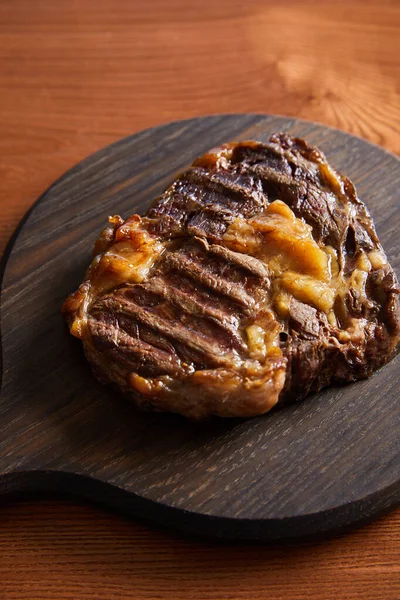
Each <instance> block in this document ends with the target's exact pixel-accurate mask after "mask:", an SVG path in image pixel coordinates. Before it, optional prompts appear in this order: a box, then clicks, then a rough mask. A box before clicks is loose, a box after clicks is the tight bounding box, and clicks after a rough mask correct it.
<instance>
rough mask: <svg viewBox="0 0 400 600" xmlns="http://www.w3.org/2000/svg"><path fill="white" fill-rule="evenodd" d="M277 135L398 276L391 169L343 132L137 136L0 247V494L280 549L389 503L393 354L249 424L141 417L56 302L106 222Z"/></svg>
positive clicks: (227, 124)
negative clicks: (289, 141)
mask: <svg viewBox="0 0 400 600" xmlns="http://www.w3.org/2000/svg"><path fill="white" fill-rule="evenodd" d="M281 130H284V131H289V132H290V133H292V134H295V135H300V136H302V137H305V138H306V139H307V140H308V141H310V142H311V143H315V144H317V145H319V146H320V147H321V148H322V149H323V150H324V151H325V153H326V154H327V156H328V158H329V160H330V161H331V163H332V164H333V165H334V166H335V167H336V168H338V169H339V170H341V171H343V172H344V173H346V174H347V175H349V176H350V177H351V178H352V179H353V181H354V182H355V184H356V186H357V189H358V192H359V194H360V196H361V197H362V198H363V199H364V200H365V202H366V204H367V205H368V207H369V209H370V210H371V212H372V215H373V217H374V219H375V223H376V227H377V230H378V234H379V235H380V238H381V240H382V242H383V244H384V246H385V249H386V251H387V253H388V255H389V258H390V260H391V262H392V264H393V266H394V268H395V269H396V270H397V272H399V271H400V250H399V243H398V235H399V230H400V215H399V213H400V211H399V203H398V198H399V192H398V190H399V189H400V161H399V160H398V159H397V158H396V157H395V156H393V155H391V154H389V153H387V152H385V151H384V150H382V149H381V148H379V147H377V146H374V145H372V144H369V143H367V142H365V141H363V140H361V139H358V138H355V137H352V136H350V135H348V134H346V133H343V132H341V131H337V130H333V129H329V128H327V127H324V126H322V125H317V124H313V123H308V122H305V121H298V120H295V119H288V118H280V117H269V116H262V115H228V116H215V117H207V118H199V119H191V120H188V121H181V122H175V123H171V124H168V125H163V126H160V127H156V128H154V129H150V130H147V131H143V132H141V133H138V134H136V135H134V136H131V137H128V138H126V139H123V140H121V141H119V142H118V143H116V144H114V145H112V146H110V147H107V148H105V149H104V150H101V151H100V152H98V153H96V154H94V155H93V156H90V157H89V158H87V159H86V160H84V161H83V162H82V163H80V164H78V165H77V166H76V167H74V168H73V169H72V170H71V171H69V172H68V173H67V174H66V175H64V176H63V177H62V178H61V179H60V180H59V181H57V182H56V183H55V184H54V185H53V186H52V187H51V188H50V189H49V190H48V191H47V192H46V193H45V194H44V195H43V196H42V197H41V198H40V200H39V201H38V202H37V203H36V204H35V206H34V207H33V209H32V210H31V211H30V212H29V214H28V215H27V216H26V217H25V219H24V221H23V223H22V224H21V226H20V228H19V230H18V232H17V233H16V235H15V236H14V238H13V240H12V241H11V242H10V245H9V248H8V252H7V257H6V259H5V264H4V275H3V283H2V291H1V332H2V347H3V381H2V389H1V397H0V493H2V494H7V493H10V492H24V491H29V490H30V491H42V490H49V491H57V492H59V491H61V492H71V493H74V494H79V495H81V496H82V497H85V498H89V499H93V500H95V501H98V502H101V503H103V504H105V505H108V506H109V507H111V508H115V509H118V510H120V511H123V512H124V513H126V514H131V515H134V516H136V517H139V518H144V519H149V520H152V521H154V522H157V523H159V524H162V525H165V526H168V527H174V528H178V529H180V530H182V531H185V532H189V533H198V534H204V535H207V536H214V537H222V538H236V539H261V540H285V539H293V538H301V537H304V536H306V537H308V536H313V535H323V534H328V533H332V532H335V531H339V530H341V529H343V528H347V527H349V526H353V525H356V524H359V523H361V522H364V521H366V520H368V519H370V518H372V517H373V516H376V515H378V514H380V513H382V512H385V511H387V510H389V509H391V508H394V507H395V506H397V505H399V503H400V476H399V472H400V439H399V437H400V411H399V403H398V396H399V391H398V390H399V384H400V381H399V357H398V356H397V357H396V358H395V359H394V360H393V361H392V362H391V363H390V364H388V365H387V366H385V367H384V368H383V369H381V370H380V371H379V372H377V373H376V374H375V375H374V376H373V377H372V378H371V379H370V380H368V381H363V382H359V383H356V384H353V385H349V386H346V387H341V388H334V389H329V390H326V391H324V392H322V393H319V394H315V395H313V396H312V397H310V398H308V399H307V400H305V401H304V402H303V403H300V404H298V405H294V406H291V407H287V408H283V409H280V410H275V411H273V412H272V413H270V414H268V415H265V416H262V417H258V418H254V419H248V420H238V419H233V420H221V419H215V420H213V421H210V422H207V423H203V424H195V423H191V422H189V421H187V420H185V419H184V418H182V417H179V416H176V415H161V414H141V413H138V412H136V411H135V410H134V408H133V407H132V406H131V405H130V404H129V403H128V402H127V401H126V400H123V399H121V398H120V397H118V396H117V395H115V394H114V393H112V392H110V391H109V390H107V389H105V388H103V387H102V386H100V385H99V384H98V383H97V382H96V381H95V380H94V378H93V377H92V375H91V373H90V371H89V368H88V365H87V364H86V362H85V360H84V358H83V353H82V349H81V345H80V343H79V342H78V341H77V340H74V339H73V338H72V337H71V336H69V334H68V332H67V329H66V327H65V326H64V324H63V321H62V318H61V315H60V306H61V304H62V301H63V299H64V298H65V297H66V296H67V294H68V293H69V292H70V291H71V290H73V289H75V287H76V286H77V284H78V283H79V282H80V280H81V278H82V276H83V273H84V271H85V269H86V267H87V265H88V264H89V261H90V258H91V248H92V246H93V242H94V240H95V238H96V236H97V234H98V232H99V230H100V229H101V228H102V227H103V225H104V224H105V222H106V218H107V216H108V215H109V214H116V213H119V214H121V215H122V216H124V217H126V216H128V215H129V214H131V213H133V212H141V211H143V210H144V209H145V208H146V207H147V206H148V204H149V203H150V202H151V200H152V199H153V198H154V196H156V195H157V194H158V193H160V192H161V191H162V190H163V189H164V188H165V187H166V186H167V184H168V183H169V182H171V180H172V179H173V178H174V176H175V175H176V173H177V172H179V171H180V170H182V169H183V168H184V167H185V166H187V165H188V164H190V163H191V161H192V160H193V159H194V158H195V157H196V156H198V155H200V154H201V153H202V152H204V151H205V150H207V149H208V148H210V147H212V146H214V145H217V144H220V143H222V142H226V141H230V140H243V139H259V140H266V139H267V138H268V137H269V135H270V134H271V133H272V132H274V131H281Z"/></svg>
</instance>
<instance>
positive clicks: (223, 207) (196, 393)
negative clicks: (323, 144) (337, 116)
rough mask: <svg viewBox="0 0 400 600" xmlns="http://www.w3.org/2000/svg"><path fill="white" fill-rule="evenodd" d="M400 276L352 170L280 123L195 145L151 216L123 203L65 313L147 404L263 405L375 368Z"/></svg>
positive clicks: (106, 377)
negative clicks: (204, 148) (197, 154)
mask: <svg viewBox="0 0 400 600" xmlns="http://www.w3.org/2000/svg"><path fill="white" fill-rule="evenodd" d="M398 293H399V288H398V285H397V282H396V279H395V275H394V273H393V271H392V269H391V267H390V265H389V264H388V262H387V259H386V257H385V255H384V252H383V250H382V247H381V246H380V244H379V241H378V239H377V236H376V233H375V230H374V227H373V224H372V221H371V218H370V217H369V215H368V212H367V210H366V208H365V206H364V205H363V204H362V202H361V201H360V200H359V199H358V197H357V195H356V191H355V189H354V186H353V185H352V183H351V182H350V181H349V180H348V179H347V178H346V177H343V176H340V175H338V174H337V173H336V172H335V171H334V170H333V169H332V168H331V167H330V166H329V165H328V163H327V162H326V159H325V157H324V156H323V155H322V153H320V152H319V151H318V150H317V149H315V148H313V147H310V146H308V145H307V144H306V143H305V142H304V141H303V140H299V139H292V138H289V137H288V136H287V135H283V134H276V135H273V136H272V137H271V139H270V143H268V144H261V143H258V142H244V143H238V144H236V143H235V144H228V145H226V146H223V147H221V148H218V149H216V150H213V151H210V152H209V153H208V154H206V155H204V156H203V157H201V158H199V159H197V160H196V161H195V162H194V164H193V166H192V167H191V168H189V169H188V170H187V171H186V172H184V173H183V174H182V175H181V176H180V177H179V178H178V179H177V180H176V181H175V182H174V183H173V184H172V185H171V186H170V187H169V188H168V189H167V190H166V192H165V193H164V194H163V195H162V196H161V197H160V198H158V199H157V200H156V201H155V203H154V204H153V206H152V207H151V208H150V209H149V210H148V211H147V213H146V215H145V216H144V217H139V216H138V215H134V216H133V217H130V218H129V219H127V220H126V221H125V222H123V221H122V219H121V218H120V217H113V218H112V219H111V222H110V226H109V227H108V228H107V229H106V230H105V231H104V232H103V234H102V236H101V238H100V239H99V241H98V242H97V244H96V247H95V258H94V261H93V263H92V265H91V267H90V268H89V270H88V273H87V275H86V278H85V281H84V283H83V284H82V285H81V286H80V288H79V290H78V291H77V292H76V293H75V294H73V295H72V296H70V297H69V299H67V301H66V302H65V304H64V308H63V310H64V314H65V315H66V317H67V319H68V322H69V324H70V326H71V332H72V333H73V334H74V335H77V336H78V337H80V338H82V341H83V344H84V347H85V352H86V355H87V357H88V359H89V361H90V362H91V364H92V367H93V370H94V373H95V374H96V376H97V377H98V378H99V379H100V380H101V381H103V382H105V383H111V384H114V385H117V386H118V388H119V389H120V390H121V391H122V392H123V393H124V394H127V395H129V396H130V397H131V398H132V399H133V400H134V401H135V402H136V403H137V404H138V405H139V406H141V407H143V408H149V409H157V410H170V411H174V412H180V413H182V414H185V415H187V416H190V417H193V418H202V417H205V416H207V415H210V414H218V415H221V416H251V415H256V414H261V413H264V412H266V411H267V410H269V409H270V408H271V407H272V406H274V405H275V404H276V403H277V402H278V400H279V401H292V400H296V399H300V398H303V397H304V396H306V395H307V394H308V393H309V392H310V391H314V390H319V389H321V388H322V387H324V386H327V385H329V384H330V383H331V382H347V381H354V380H356V379H359V378H364V377H368V376H369V375H371V373H372V372H373V371H374V370H375V369H376V368H378V367H379V366H380V365H382V364H383V363H384V362H385V361H387V360H388V358H389V357H390V355H391V354H392V353H393V350H394V348H395V346H396V343H397V339H398V334H399V307H398Z"/></svg>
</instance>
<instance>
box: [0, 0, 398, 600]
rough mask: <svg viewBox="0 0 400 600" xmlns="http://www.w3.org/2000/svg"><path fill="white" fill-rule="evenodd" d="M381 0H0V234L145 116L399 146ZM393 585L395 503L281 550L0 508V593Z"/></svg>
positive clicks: (254, 594)
mask: <svg viewBox="0 0 400 600" xmlns="http://www.w3.org/2000/svg"><path fill="white" fill-rule="evenodd" d="M399 56H400V2H398V0H393V1H392V2H391V1H389V0H376V1H372V0H331V1H329V2H326V1H323V0H320V1H317V0H314V1H312V0H302V1H300V0H291V1H290V0H280V1H279V2H277V1H276V0H275V1H266V0H264V1H256V0H248V1H243V0H229V1H228V0H219V1H215V0H202V1H195V0H193V1H190V0H168V1H167V0H165V1H164V0H147V1H144V0H136V1H135V0H0V206H1V211H0V243H1V249H3V248H4V245H5V243H6V241H7V239H8V238H9V236H10V235H11V234H12V232H13V230H14V228H15V227H16V225H17V223H18V221H19V220H20V218H21V217H22V215H23V214H24V212H25V211H26V209H27V208H28V207H29V206H30V205H31V204H32V203H33V202H34V201H35V199H36V198H37V197H38V196H39V195H40V193H41V192H43V191H44V190H45V189H46V188H47V187H48V186H49V185H50V184H51V183H52V182H53V181H54V180H55V179H56V178H57V177H58V176H60V175H61V174H62V173H63V172H64V171H65V170H66V169H68V168H69V167H71V166H72V165H73V164H74V163H76V162H77V161H79V160H81V159H82V158H84V157H85V156H86V155H88V154H89V153H91V152H94V151H95V150H97V149H99V148H101V147H102V146H104V145H106V144H109V143H111V142H113V141H115V140H116V139H118V138H120V137H122V136H125V135H128V134H130V133H133V132H135V131H138V130H140V129H143V128H145V127H149V126H151V125H156V124H158V123H162V122H166V121H170V120H173V119H181V118H185V117H191V116H196V115H202V114H210V113H223V112H266V113H277V114H284V115H294V116H298V117H303V118H306V119H310V120H317V121H320V122H323V123H326V124H328V125H333V126H336V127H339V128H342V129H345V130H346V131H349V132H351V133H355V134H357V135H360V136H362V137H364V138H366V139H369V140H371V141H373V142H376V143H378V144H381V145H382V146H384V147H386V148H387V149H389V150H391V151H393V152H397V153H400V64H399V63H400V61H399ZM310 597H311V598H321V599H323V600H342V599H343V600H347V599H354V600H360V599H374V600H378V599H385V600H398V599H399V598H400V512H399V511H397V512H394V513H392V514H391V515H389V516H387V517H384V518H381V519H380V520H378V521H376V522H375V523H373V524H371V525H368V526H366V527H364V528H362V529H359V530H358V531H355V532H353V533H351V534H347V535H345V536H341V537H338V538H336V539H333V540H330V541H326V542H321V543H309V544H298V545H292V546H285V547H276V546H274V547H271V546H270V547H262V546H251V545H250V546H249V545H247V546H245V547H241V546H239V545H234V546H224V545H213V544H210V543H205V542H201V543H200V542H195V541H189V540H185V539H182V538H179V537H178V536H173V535H171V534H168V533H165V532H160V531H157V530H153V529H150V528H148V527H146V526H144V525H142V524H137V523H134V522H129V521H126V520H124V519H122V518H120V517H118V516H116V515H112V514H108V513H105V512H103V511H102V510H100V509H99V508H94V507H91V506H87V505H83V504H80V503H79V502H72V501H67V500H57V501H56V500H41V501H35V502H33V501H32V500H30V501H23V502H20V503H8V504H4V505H2V506H0V600H9V599H10V600H11V599H15V600H27V599H29V600H31V599H38V600H46V599H49V598H57V599H58V598H61V599H63V600H67V599H68V600H69V599H70V600H81V599H85V598H88V599H90V600H92V599H95V598H96V599H97V598H101V599H107V600H108V599H113V600H116V599H121V598H135V599H136V598H137V599H160V598H168V599H171V600H172V599H176V600H178V599H185V600H186V599H190V598H192V599H196V600H203V599H207V600H214V599H215V600H220V599H221V600H222V599H228V598H229V599H232V600H238V599H251V600H252V599H261V598H269V599H274V600H278V599H284V600H297V599H303V598H310Z"/></svg>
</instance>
